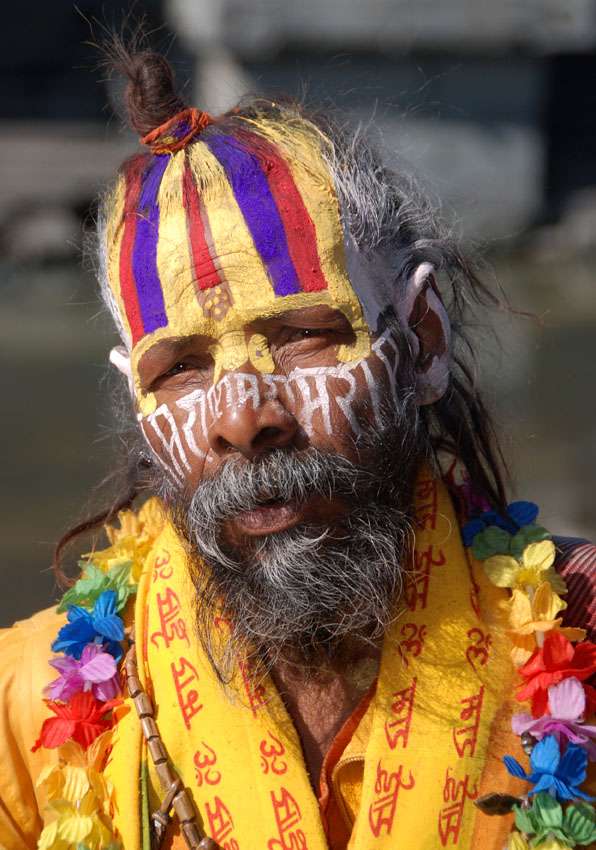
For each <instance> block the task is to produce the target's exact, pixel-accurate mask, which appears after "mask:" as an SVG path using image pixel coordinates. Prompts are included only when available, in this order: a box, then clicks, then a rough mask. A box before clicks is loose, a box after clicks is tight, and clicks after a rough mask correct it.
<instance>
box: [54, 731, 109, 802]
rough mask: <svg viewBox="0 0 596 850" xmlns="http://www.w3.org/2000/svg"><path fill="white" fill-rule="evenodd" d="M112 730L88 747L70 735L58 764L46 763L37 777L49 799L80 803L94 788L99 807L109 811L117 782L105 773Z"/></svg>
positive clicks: (61, 751)
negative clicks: (106, 756) (112, 781)
mask: <svg viewBox="0 0 596 850" xmlns="http://www.w3.org/2000/svg"><path fill="white" fill-rule="evenodd" d="M111 735H112V732H111V730H108V731H106V732H103V733H102V734H101V735H99V736H98V737H97V738H96V739H95V741H93V743H92V744H91V746H90V747H89V748H88V749H87V751H85V750H84V749H83V748H82V747H81V745H80V744H77V743H76V742H75V741H73V740H72V739H69V740H68V741H66V742H65V743H64V744H62V745H61V746H60V747H59V748H58V759H59V763H58V764H57V765H54V766H52V765H46V766H45V767H44V768H43V770H42V772H41V774H40V776H39V779H38V780H37V785H38V787H39V786H41V785H43V786H44V787H45V791H46V794H47V797H48V800H50V801H51V800H60V799H63V800H66V801H67V802H69V803H77V802H78V801H79V800H81V799H82V798H83V797H84V796H85V794H87V793H88V792H89V791H93V793H94V794H95V796H96V798H97V801H98V804H99V805H98V808H100V809H102V810H103V811H104V812H105V813H106V814H108V813H109V804H110V796H111V794H112V792H113V785H112V783H111V782H109V781H108V780H107V779H105V777H104V776H103V775H102V770H103V767H104V766H105V765H104V762H105V755H106V750H107V747H108V746H109V744H110V740H111Z"/></svg>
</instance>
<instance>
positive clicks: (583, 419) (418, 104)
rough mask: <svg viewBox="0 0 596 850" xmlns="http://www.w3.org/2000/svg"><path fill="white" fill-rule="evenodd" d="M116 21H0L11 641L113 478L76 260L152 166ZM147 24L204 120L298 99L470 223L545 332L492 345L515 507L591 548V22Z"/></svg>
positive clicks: (381, 8) (373, 19)
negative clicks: (105, 42)
mask: <svg viewBox="0 0 596 850" xmlns="http://www.w3.org/2000/svg"><path fill="white" fill-rule="evenodd" d="M122 6H123V2H122V0H117V1H116V2H112V1H111V0H98V2H93V0H82V2H80V3H79V5H78V7H77V8H75V7H74V5H73V3H72V0H19V2H18V3H10V4H6V5H5V8H4V13H3V22H2V31H1V33H0V45H1V49H0V178H1V179H0V186H1V192H0V360H1V369H0V381H1V386H2V425H1V428H2V430H1V441H2V449H3V476H2V480H3V486H2V488H1V499H2V504H1V507H0V522H1V524H2V532H1V538H0V539H1V541H2V544H3V546H2V552H3V558H4V564H3V565H2V567H1V568H0V625H7V624H9V623H11V622H12V621H13V620H15V619H17V618H20V617H23V616H26V615H28V614H30V613H32V612H33V611H34V610H36V609H38V608H40V607H46V606H47V605H49V604H50V603H51V602H52V601H53V600H55V599H56V598H58V596H59V593H58V591H57V590H56V588H55V585H54V579H53V576H52V574H51V571H49V570H48V565H49V564H50V562H51V555H52V547H53V545H54V544H55V542H56V541H57V539H58V538H59V537H60V536H61V534H62V533H63V532H64V531H65V530H66V529H67V528H68V527H69V525H70V524H72V523H74V522H76V521H78V520H79V519H81V517H82V516H84V515H85V509H86V506H87V503H88V499H89V494H90V492H91V490H92V488H93V485H94V484H95V483H97V481H98V480H99V479H100V478H101V477H102V475H103V474H104V473H105V472H106V470H107V468H108V467H109V465H110V457H111V451H110V444H111V443H110V432H111V430H112V429H113V424H114V423H113V419H112V418H111V414H110V410H109V388H108V381H107V378H106V375H107V367H106V353H107V351H108V349H109V347H110V345H111V344H113V341H114V340H113V336H112V334H111V330H110V328H109V325H108V322H107V320H106V318H105V316H104V315H103V314H102V312H101V309H100V307H99V304H98V301H97V298H96V293H95V280H94V277H93V273H92V271H91V270H90V269H89V268H88V267H87V268H85V266H84V264H83V261H82V256H81V247H82V243H83V232H84V227H85V222H86V221H88V220H89V217H90V216H92V214H93V209H94V198H95V196H96V195H97V192H98V191H99V189H100V188H101V186H102V184H104V183H105V181H107V180H109V179H110V177H111V176H112V174H113V172H114V170H115V168H116V167H117V165H118V164H119V162H120V161H121V160H122V159H123V157H124V156H126V155H127V154H128V153H131V152H133V151H135V150H136V149H137V142H136V139H135V138H134V136H132V134H130V133H129V131H127V130H125V129H124V127H123V122H122V119H121V117H119V116H118V111H119V109H120V107H119V106H118V102H119V95H121V90H122V87H121V85H120V84H119V82H118V80H115V81H113V82H112V83H108V82H106V80H105V76H106V75H105V72H102V71H94V70H93V68H94V66H95V65H96V62H97V54H96V53H95V52H94V50H93V48H92V47H91V46H90V45H89V44H87V43H86V42H89V41H92V40H93V35H92V33H91V29H90V23H91V26H92V29H93V32H94V35H95V37H99V36H100V34H101V33H100V29H101V27H100V26H99V25H98V23H97V21H99V22H102V23H107V24H110V23H115V24H116V25H117V26H118V25H119V23H120V22H121V21H122V18H123V14H124V13H123V10H122ZM143 13H144V14H145V15H146V18H147V23H148V25H149V27H150V28H152V29H155V30H156V32H155V33H154V36H153V41H154V42H155V43H156V44H157V45H159V46H161V47H162V49H167V50H168V51H169V55H170V58H171V60H172V61H173V63H174V64H175V66H176V68H177V72H178V79H179V82H181V83H184V84H185V85H186V92H187V95H188V96H189V97H190V98H191V99H192V100H193V102H194V103H196V104H197V105H200V106H201V107H203V108H205V109H207V110H208V111H211V112H215V113H216V114H217V113H218V112H219V111H222V110H224V109H226V108H228V107H230V106H231V105H233V103H234V102H235V100H237V98H238V97H240V96H241V95H242V94H243V93H244V92H246V91H257V92H261V93H264V94H269V95H272V94H274V93H275V92H276V91H278V90H285V91H288V92H290V93H292V94H297V95H299V96H304V97H305V98H306V100H307V101H310V102H314V103H315V104H320V103H321V102H327V103H329V102H331V103H335V104H337V105H339V106H340V107H341V108H348V109H351V110H352V111H354V112H355V113H356V114H357V115H358V117H359V118H361V119H362V120H363V121H364V122H371V121H374V122H375V123H376V124H377V125H378V126H379V127H380V129H381V131H382V136H383V143H384V144H385V145H386V146H387V147H389V148H397V149H399V150H400V151H401V152H402V153H403V155H404V156H405V157H406V158H407V159H408V160H409V161H410V162H411V163H412V165H413V166H415V167H416V168H417V169H419V170H420V171H421V172H422V173H423V174H425V175H426V176H427V177H428V179H429V180H430V182H431V184H432V185H433V186H434V188H435V189H436V190H437V191H438V192H439V194H440V195H441V196H442V197H443V199H444V200H445V201H446V202H447V203H449V204H451V205H453V206H454V207H455V209H456V210H457V213H458V215H459V217H460V220H461V226H462V228H463V230H464V232H465V234H466V236H468V237H469V238H470V239H473V240H479V241H480V243H481V245H482V249H483V252H484V254H485V256H486V259H487V260H488V261H489V263H490V264H491V266H492V269H493V273H494V274H495V275H496V276H497V278H498V279H499V281H500V282H501V284H502V285H503V287H504V288H505V290H506V291H507V293H508V295H509V297H510V299H511V301H512V302H513V304H514V305H515V306H516V307H518V308H520V309H522V310H527V311H531V312H532V313H534V314H535V316H536V319H534V320H529V319H516V320H513V319H511V317H508V316H505V315H503V316H497V325H498V327H497V330H498V334H499V337H500V340H501V346H500V347H499V346H497V345H496V344H495V342H494V339H493V337H492V336H491V335H490V334H489V332H488V331H487V329H485V328H483V327H479V329H478V335H479V337H480V340H481V342H482V349H483V351H484V352H485V356H484V361H485V362H484V363H482V364H479V368H480V369H482V370H483V380H484V383H485V386H486V388H487V392H488V395H489V398H490V400H491V403H492V405H493V407H494V408H495V409H496V410H497V414H498V420H499V421H500V423H501V426H502V432H503V436H504V446H505V450H506V454H507V456H508V458H509V460H510V464H511V469H512V473H513V478H514V480H515V482H516V491H515V493H513V494H512V495H514V496H515V495H517V496H519V497H523V498H529V499H531V500H533V501H536V502H537V503H538V504H539V506H540V508H541V519H542V522H543V524H544V525H546V526H547V527H548V528H550V529H551V530H552V531H553V532H556V533H559V534H575V535H579V536H592V537H594V536H595V534H596V514H595V510H594V506H593V503H592V498H594V495H595V494H594V481H595V479H596V392H595V383H594V363H595V359H596V339H595V329H596V283H595V275H594V259H595V257H596V239H595V232H596V0H565V2H564V3H562V2H560V0H501V2H499V3H495V2H494V0H449V2H445V0H301V2H300V3H295V2H290V0H143V2H138V3H136V5H135V15H136V17H137V18H138V17H139V16H140V15H141V14H143ZM94 19H95V20H94ZM160 28H161V29H160Z"/></svg>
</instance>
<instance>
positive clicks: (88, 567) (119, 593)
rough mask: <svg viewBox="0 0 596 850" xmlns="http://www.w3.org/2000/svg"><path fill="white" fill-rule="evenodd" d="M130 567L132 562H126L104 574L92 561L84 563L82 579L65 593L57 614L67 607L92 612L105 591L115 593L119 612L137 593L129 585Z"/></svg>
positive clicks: (133, 586)
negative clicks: (77, 607) (70, 606)
mask: <svg viewBox="0 0 596 850" xmlns="http://www.w3.org/2000/svg"><path fill="white" fill-rule="evenodd" d="M132 565H133V564H132V561H126V562H124V563H122V564H116V566H114V567H112V568H111V569H110V570H108V572H107V573H104V572H103V570H101V569H100V568H99V567H97V566H96V565H95V564H94V563H93V562H92V561H91V562H89V563H85V564H84V569H85V576H84V578H80V579H79V580H78V581H77V583H76V584H75V585H74V587H71V588H69V590H67V591H66V593H65V594H64V596H63V597H62V599H61V601H60V604H59V605H58V608H57V609H56V611H57V613H58V614H62V613H63V612H64V611H66V610H67V606H68V605H78V606H79V607H80V608H84V609H85V610H86V611H93V608H94V606H95V603H96V601H97V600H98V599H99V597H100V596H101V594H102V593H104V592H105V591H106V590H113V591H114V592H115V594H116V610H117V611H121V610H122V609H123V608H124V606H125V605H126V603H127V601H128V599H129V597H130V596H132V595H133V594H134V593H136V591H137V588H136V585H134V584H130V583H129V579H130V571H131V569H132Z"/></svg>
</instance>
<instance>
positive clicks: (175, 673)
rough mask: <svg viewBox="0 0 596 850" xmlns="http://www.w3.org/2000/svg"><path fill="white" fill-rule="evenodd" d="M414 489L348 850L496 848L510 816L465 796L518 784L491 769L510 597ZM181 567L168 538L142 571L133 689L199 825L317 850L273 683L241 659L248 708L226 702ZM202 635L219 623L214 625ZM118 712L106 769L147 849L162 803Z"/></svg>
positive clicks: (239, 837)
mask: <svg viewBox="0 0 596 850" xmlns="http://www.w3.org/2000/svg"><path fill="white" fill-rule="evenodd" d="M416 490H417V492H416V518H417V526H418V530H417V532H416V540H415V546H414V550H413V553H412V563H411V565H410V568H409V569H408V571H407V577H406V582H405V589H404V593H403V595H402V599H401V600H400V602H399V605H398V616H397V617H396V619H395V621H394V623H393V624H392V625H391V627H390V628H389V629H388V631H387V634H386V637H385V642H384V647H383V657H382V663H381V669H380V674H379V680H378V686H377V689H376V695H375V697H374V698H373V700H372V703H371V705H370V707H369V709H368V713H367V722H368V723H369V724H370V728H371V733H370V738H369V741H368V746H367V748H366V752H365V754H364V756H365V767H364V776H363V781H362V787H361V788H359V789H358V794H359V796H360V806H359V811H358V814H357V817H356V822H355V824H354V828H353V831H352V836H351V839H350V842H349V845H348V847H349V850H389V848H391V850H395V848H396V847H398V846H399V847H403V848H408V850H440V848H443V847H458V848H460V850H468V848H482V850H502V848H503V847H504V845H505V844H506V842H507V835H508V833H509V830H510V829H511V826H512V825H513V819H512V817H509V816H508V817H493V818H490V817H488V816H487V815H484V814H482V813H481V812H480V811H479V810H478V809H477V808H476V807H475V806H474V800H475V799H477V798H478V797H480V796H481V795H483V794H485V793H488V792H490V791H499V792H502V793H503V792H508V793H514V794H516V795H517V794H519V793H522V792H523V791H524V786H525V783H522V782H520V780H517V779H515V778H513V777H510V776H509V775H508V773H507V771H506V770H505V768H504V766H503V763H502V757H503V755H504V754H506V753H510V754H512V755H519V739H516V738H514V737H513V735H512V734H511V732H510V728H509V720H510V716H511V714H512V711H513V709H514V707H515V708H519V703H515V701H514V699H513V688H514V684H515V679H514V672H513V667H512V665H511V661H510V658H509V649H510V643H509V642H508V639H507V638H506V636H505V634H504V628H505V625H506V614H505V611H504V603H505V602H506V600H507V598H508V594H507V591H505V590H502V589H500V588H497V587H495V586H494V585H492V584H491V583H490V582H489V581H488V579H487V578H486V576H485V574H484V571H483V570H482V567H481V565H480V564H479V563H477V562H475V561H473V560H471V561H470V560H469V559H468V557H467V555H466V552H465V551H464V549H463V546H462V543H461V540H460V531H459V525H458V522H457V518H456V516H455V512H454V509H453V506H452V503H451V501H450V498H449V495H448V493H447V491H446V488H445V486H444V484H443V483H442V481H441V480H440V479H436V478H432V477H431V475H430V473H429V474H427V476H426V477H425V478H424V479H423V480H420V481H419V482H418V484H417V488H416ZM184 559H185V555H184V552H183V550H182V547H181V544H180V541H179V540H178V538H177V536H176V534H175V532H174V530H173V529H172V528H171V527H166V528H165V529H164V531H163V532H162V534H161V535H160V537H159V538H158V539H157V541H156V543H155V546H154V548H153V550H152V553H151V554H150V556H149V557H148V558H147V561H146V568H145V570H144V573H143V575H142V576H141V580H140V583H139V591H138V596H137V601H136V617H135V622H136V639H137V655H138V661H139V670H140V673H141V677H142V680H143V684H144V686H145V687H146V688H147V690H148V692H149V693H150V694H151V696H152V698H153V700H154V704H155V706H156V719H157V724H158V727H159V730H160V733H161V736H162V739H163V741H164V743H165V745H166V747H167V749H168V752H169V755H170V758H171V761H172V763H173V765H174V767H175V768H176V770H177V771H178V772H179V774H180V775H181V777H182V779H183V781H184V784H185V785H186V787H187V789H189V791H190V792H191V795H192V797H193V799H194V802H195V805H196V809H197V813H198V815H199V820H200V821H201V822H202V826H203V828H204V830H205V832H206V833H207V834H208V835H210V836H212V837H213V838H214V839H215V840H217V841H218V842H219V843H220V845H221V846H222V847H223V848H225V850H265V848H267V850H307V848H308V850H324V848H326V847H327V844H326V841H325V836H324V832H323V827H322V823H321V819H320V815H319V808H318V803H317V799H316V796H315V793H314V791H313V788H312V786H311V783H310V781H309V777H308V774H307V771H306V768H305V764H304V759H303V757H302V752H301V747H300V741H299V739H298V736H297V733H296V730H295V729H294V726H293V724H292V721H291V719H290V717H289V716H288V714H287V712H286V710H285V708H284V705H283V703H282V700H281V698H280V697H279V695H278V693H277V691H276V689H275V686H274V684H273V682H272V681H271V680H270V679H266V680H264V681H263V682H259V681H255V680H253V679H251V676H250V673H249V671H247V669H246V667H245V665H243V664H242V663H240V664H239V668H240V669H239V672H238V682H237V687H238V689H239V692H241V693H243V694H245V695H246V698H245V699H243V700H236V701H235V702H234V703H232V702H231V701H229V700H228V699H227V698H226V697H225V696H224V695H223V694H222V691H221V687H220V685H219V684H218V682H217V680H216V678H215V676H214V674H213V671H212V669H211V667H210V665H209V662H208V661H207V659H206V658H205V657H204V655H203V653H202V651H201V648H200V646H199V645H198V643H197V641H196V639H195V637H194V634H193V590H192V587H191V585H190V581H189V579H188V578H187V576H186V572H185V569H184ZM213 627H214V628H216V629H220V630H224V631H225V629H228V628H230V625H229V624H228V623H227V621H225V620H224V619H222V618H216V620H215V622H214V624H213ZM118 713H119V723H118V727H117V729H116V730H115V733H114V748H113V752H112V755H111V759H110V762H109V764H108V766H107V768H106V774H107V777H108V778H109V779H111V780H112V781H113V782H114V785H115V788H116V792H115V798H114V803H115V807H116V815H115V822H116V826H117V827H118V830H119V832H120V835H121V838H122V841H123V844H124V848H125V850H133V848H135V850H136V848H140V847H143V848H145V847H147V846H148V832H147V823H148V814H149V811H148V809H149V808H151V809H153V808H156V807H157V805H158V801H159V800H160V799H161V792H159V791H158V790H157V789H159V782H158V781H157V778H156V776H155V774H154V772H153V770H152V766H151V760H150V759H149V760H148V757H147V751H146V746H145V744H144V742H143V739H142V735H141V730H140V724H139V721H138V719H137V717H136V712H135V709H134V705H133V704H132V701H131V700H127V704H126V705H125V707H124V709H123V710H122V709H121V710H119V712H118ZM180 841H182V839H180ZM174 846H176V847H178V846H180V847H182V846H183V845H182V844H180V845H178V843H176V841H175V844H174Z"/></svg>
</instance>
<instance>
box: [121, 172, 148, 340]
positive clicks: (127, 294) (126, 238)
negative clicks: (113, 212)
mask: <svg viewBox="0 0 596 850" xmlns="http://www.w3.org/2000/svg"><path fill="white" fill-rule="evenodd" d="M125 178H126V196H125V201H124V233H123V234H122V243H121V245H120V294H121V295H122V300H123V301H124V309H125V310H126V318H127V319H128V324H129V325H130V332H131V334H132V344H133V345H135V344H136V343H137V342H138V341H139V339H140V338H141V337H142V336H143V335H144V333H145V329H144V327H143V319H142V317H141V310H140V307H139V299H138V297H137V288H136V285H135V278H134V274H133V270H132V253H133V249H134V244H135V236H136V232H137V216H138V213H137V202H138V199H139V195H140V193H141V183H142V171H141V168H140V166H139V164H138V163H136V162H134V161H133V162H132V163H131V165H130V166H129V168H128V169H127V171H126V173H125Z"/></svg>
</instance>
